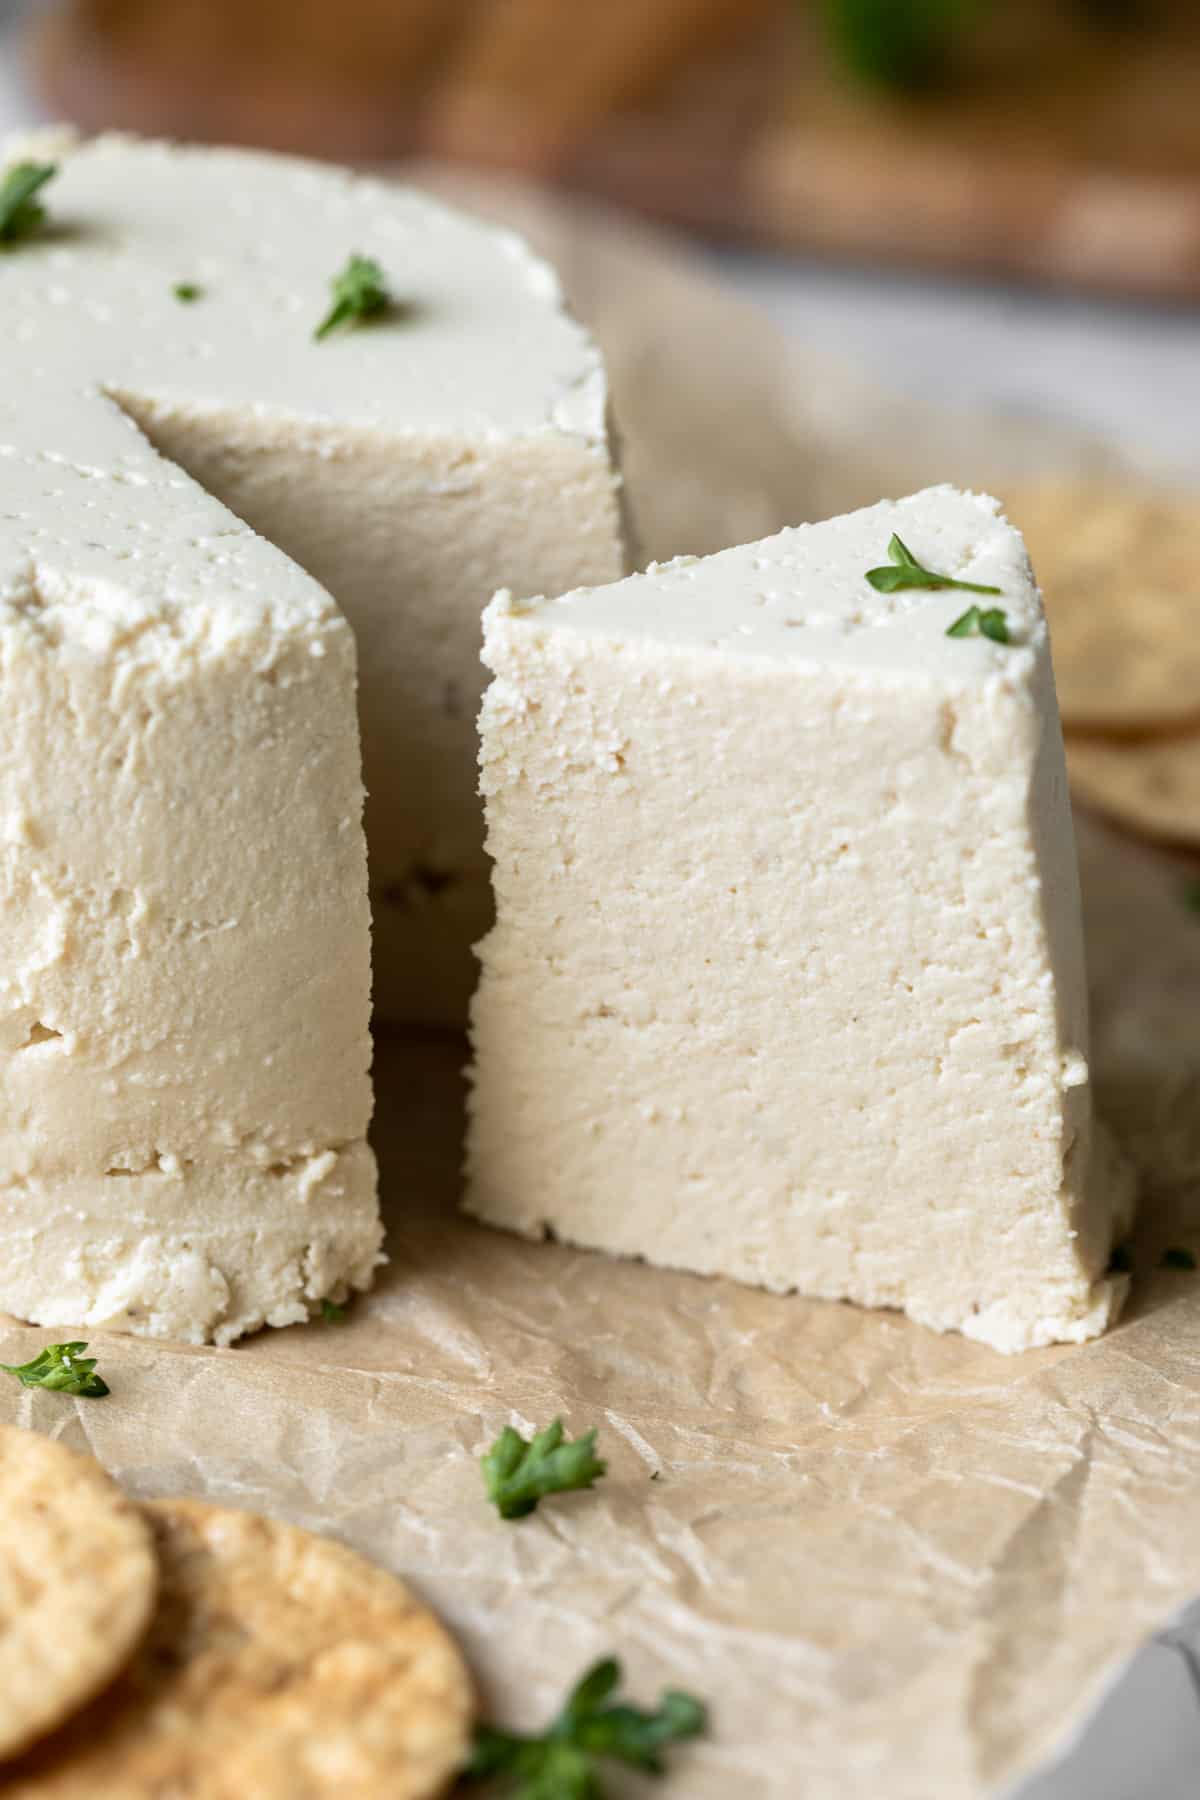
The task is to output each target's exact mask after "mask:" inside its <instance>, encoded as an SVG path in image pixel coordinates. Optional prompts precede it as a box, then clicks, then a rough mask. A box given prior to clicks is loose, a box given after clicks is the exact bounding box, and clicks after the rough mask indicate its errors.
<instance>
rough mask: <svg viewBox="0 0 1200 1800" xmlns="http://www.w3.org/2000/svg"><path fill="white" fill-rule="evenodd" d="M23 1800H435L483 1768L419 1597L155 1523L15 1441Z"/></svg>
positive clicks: (9, 1667) (193, 1511)
mask: <svg viewBox="0 0 1200 1800" xmlns="http://www.w3.org/2000/svg"><path fill="white" fill-rule="evenodd" d="M0 1639H2V1642H3V1649H4V1671H5V1679H4V1682H3V1684H0V1762H2V1763H3V1767H2V1768H0V1784H2V1785H3V1788H4V1792H5V1794H6V1795H8V1796H9V1800H138V1797H139V1796H147V1797H148V1796H150V1795H165V1794H193V1795H196V1796H205V1797H206V1800H225V1797H228V1800H234V1796H239V1797H244V1796H250V1795H253V1796H254V1800H326V1796H329V1797H332V1796H334V1795H336V1796H337V1797H338V1800H377V1797H378V1796H379V1795H381V1794H387V1795H389V1796H390V1797H391V1800H435V1797H436V1796H437V1795H439V1794H443V1793H445V1792H446V1790H447V1788H448V1787H449V1786H450V1784H451V1782H452V1781H453V1779H454V1777H455V1775H456V1773H457V1772H458V1771H459V1770H460V1769H461V1768H462V1766H463V1764H464V1763H465V1761H466V1759H467V1755H468V1752H469V1748H470V1738H471V1724H472V1715H473V1694H472V1688H471V1681H470V1677H469V1675H468V1672H467V1669H466V1666H465V1664H464V1662H463V1660H462V1657H461V1655H460V1654H459V1651H458V1649H457V1647H456V1645H455V1644H454V1642H453V1640H452V1639H451V1638H450V1636H449V1634H448V1633H447V1632H446V1631H445V1630H444V1629H443V1627H442V1626H441V1625H440V1624H439V1623H438V1621H437V1620H436V1619H435V1618H434V1617H433V1615H432V1614H431V1613H430V1612H428V1611H427V1610H426V1608H425V1607H424V1606H422V1605H421V1604H420V1603H419V1602H418V1601H417V1600H416V1599H415V1598H414V1596H413V1595H412V1594H411V1593H410V1592H409V1591H408V1589H407V1588H406V1587H405V1586H404V1585H403V1583H402V1582H399V1581H397V1580H396V1579H395V1578H394V1577H393V1576H391V1575H389V1574H387V1573H385V1572H384V1571H383V1570H382V1569H378V1568H375V1567H373V1566H372V1565H371V1564H370V1563H368V1562H365V1561H364V1560H363V1559H362V1558H361V1557H359V1556H356V1555H354V1554H353V1552H351V1551H349V1550H346V1549H344V1548H343V1547H342V1546H341V1545H340V1544H334V1543H331V1542H329V1541H328V1540H327V1539H324V1538H319V1537H314V1536H313V1535H312V1534H311V1533H310V1532H307V1531H299V1530H297V1529H296V1528H295V1527H294V1526H291V1525H283V1524H280V1523H278V1522H277V1521H275V1520H273V1519H264V1518H260V1517H257V1516H256V1515H255V1514H252V1513H243V1512H234V1511H230V1510H227V1509H225V1508H223V1507H218V1506H209V1505H207V1504H205V1503H204V1502H201V1501H197V1500H156V1501H152V1502H150V1503H149V1504H147V1505H143V1506H139V1505H135V1504H134V1503H133V1502H132V1501H131V1500H129V1499H127V1498H126V1496H125V1495H124V1494H123V1493H122V1492H121V1491H120V1489H119V1488H118V1487H117V1486H116V1484H115V1483H114V1482H113V1481H112V1480H111V1479H110V1478H109V1476H108V1475H106V1474H105V1472H104V1470H103V1469H102V1468H101V1467H100V1465H99V1463H97V1462H94V1461H92V1459H91V1458H90V1457H86V1456H79V1455H76V1454H75V1453H74V1452H73V1451H70V1450H67V1449H65V1448H64V1447H63V1446H62V1445H61V1444H58V1443H53V1442H51V1441H50V1440H49V1439H47V1438H43V1437H39V1436H37V1435H36V1434H34V1433H33V1432H28V1431H19V1430H16V1429H15V1428H12V1427H0Z"/></svg>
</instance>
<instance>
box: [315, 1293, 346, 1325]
mask: <svg viewBox="0 0 1200 1800" xmlns="http://www.w3.org/2000/svg"><path fill="white" fill-rule="evenodd" d="M346 1316H347V1314H346V1308H345V1306H339V1305H338V1303H337V1301H336V1300H328V1299H326V1300H322V1302H321V1317H322V1318H323V1319H324V1321H325V1323H326V1325H344V1324H345V1323H346Z"/></svg>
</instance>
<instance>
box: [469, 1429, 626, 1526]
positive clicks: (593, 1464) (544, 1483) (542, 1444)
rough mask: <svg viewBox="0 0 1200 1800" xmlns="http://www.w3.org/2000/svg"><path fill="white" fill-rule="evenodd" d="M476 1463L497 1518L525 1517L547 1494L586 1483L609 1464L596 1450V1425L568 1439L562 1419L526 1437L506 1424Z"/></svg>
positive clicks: (590, 1481) (586, 1485) (569, 1491)
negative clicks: (480, 1468)
mask: <svg viewBox="0 0 1200 1800" xmlns="http://www.w3.org/2000/svg"><path fill="white" fill-rule="evenodd" d="M480 1464H481V1467H482V1469H483V1479H484V1482H485V1484H486V1487H487V1496H488V1499H489V1500H490V1501H491V1502H492V1503H493V1505H494V1506H495V1507H496V1509H497V1511H498V1512H499V1514H500V1517H501V1518H502V1519H523V1518H525V1517H527V1516H528V1514H529V1513H531V1512H533V1511H535V1510H536V1508H537V1505H538V1502H539V1501H540V1500H544V1499H545V1498H546V1496H547V1495H548V1494H569V1493H573V1492H575V1491H576V1490H577V1489H579V1488H590V1487H591V1486H592V1484H593V1482H596V1481H598V1480H599V1479H600V1477H601V1476H602V1475H603V1474H605V1473H606V1472H607V1469H608V1464H607V1463H605V1462H602V1461H601V1460H600V1458H599V1457H598V1456H597V1455H596V1433H595V1431H594V1430H592V1431H585V1432H584V1434H583V1436H582V1437H579V1438H575V1439H574V1441H569V1440H567V1439H566V1438H565V1436H564V1432H563V1422H562V1420H561V1419H555V1421H554V1423H553V1424H552V1425H547V1427H546V1429H545V1430H544V1431H539V1432H538V1433H537V1434H536V1435H535V1436H534V1437H532V1438H530V1439H526V1438H523V1437H522V1436H521V1434H520V1432H519V1431H515V1430H514V1429H513V1427H512V1426H511V1425H506V1426H505V1427H504V1430H503V1431H502V1432H501V1433H500V1436H499V1437H498V1438H497V1439H496V1441H495V1443H494V1444H493V1445H492V1447H491V1449H490V1450H489V1451H488V1453H487V1455H486V1456H484V1457H481V1458H480Z"/></svg>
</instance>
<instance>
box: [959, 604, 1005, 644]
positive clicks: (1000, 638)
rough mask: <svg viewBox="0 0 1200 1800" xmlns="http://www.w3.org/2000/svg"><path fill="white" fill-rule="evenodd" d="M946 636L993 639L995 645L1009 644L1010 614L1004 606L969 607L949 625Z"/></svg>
mask: <svg viewBox="0 0 1200 1800" xmlns="http://www.w3.org/2000/svg"><path fill="white" fill-rule="evenodd" d="M946 636H947V637H952V638H964V637H985V638H991V640H992V642H993V644H1007V643H1008V642H1009V635H1008V614H1007V613H1006V612H1005V610H1004V608H1003V607H1002V606H983V607H980V606H968V608H967V610H966V612H965V613H962V614H961V615H960V617H959V618H957V619H955V621H954V623H953V625H947V627H946Z"/></svg>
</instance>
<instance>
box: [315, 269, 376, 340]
mask: <svg viewBox="0 0 1200 1800" xmlns="http://www.w3.org/2000/svg"><path fill="white" fill-rule="evenodd" d="M330 287H331V288H332V291H333V305H332V306H331V307H330V309H329V311H328V312H327V313H326V315H325V317H324V318H323V319H322V320H321V323H320V324H319V325H318V326H317V329H316V330H315V331H314V332H313V336H314V337H315V338H316V339H317V341H318V342H320V340H321V339H322V338H327V337H328V336H329V334H330V332H332V331H337V330H339V329H340V328H341V327H342V326H343V325H361V324H362V322H363V320H364V319H371V318H375V317H377V316H378V314H379V313H381V312H386V311H387V309H388V308H389V307H390V306H391V305H392V296H391V294H390V293H389V292H388V287H387V280H386V278H385V276H384V273H383V270H382V269H381V268H380V266H379V264H378V263H377V262H376V261H375V260H374V259H373V258H372V257H370V256H357V255H355V256H352V257H351V258H350V260H349V262H348V263H347V264H346V266H345V268H344V269H343V270H342V272H341V274H340V275H335V276H334V278H333V280H332V282H331V283H330Z"/></svg>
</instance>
